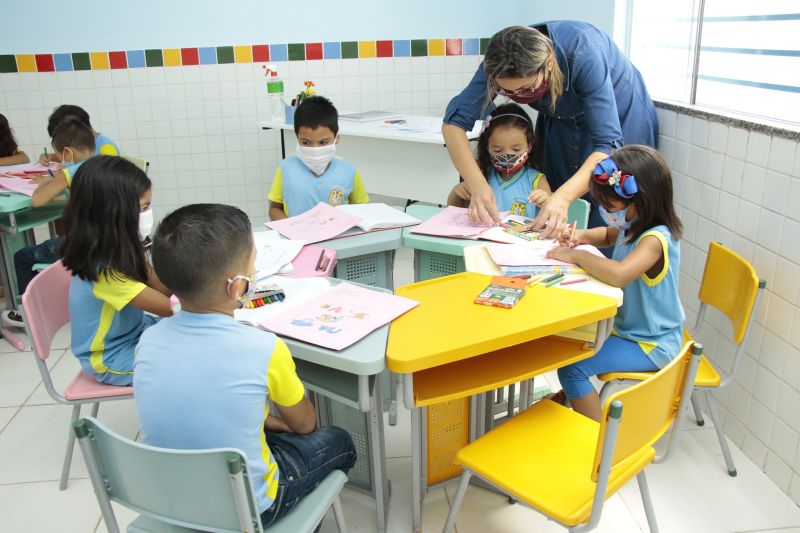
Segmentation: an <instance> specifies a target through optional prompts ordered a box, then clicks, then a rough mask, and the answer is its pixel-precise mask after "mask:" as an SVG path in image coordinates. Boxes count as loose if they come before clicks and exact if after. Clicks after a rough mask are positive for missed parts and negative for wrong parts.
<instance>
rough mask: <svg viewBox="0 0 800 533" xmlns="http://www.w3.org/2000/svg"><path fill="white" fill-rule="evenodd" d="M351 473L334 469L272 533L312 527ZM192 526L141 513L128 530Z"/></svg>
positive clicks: (156, 532) (153, 532)
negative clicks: (347, 473)
mask: <svg viewBox="0 0 800 533" xmlns="http://www.w3.org/2000/svg"><path fill="white" fill-rule="evenodd" d="M346 482H347V476H346V475H345V474H344V472H342V471H341V470H334V471H333V472H331V473H330V474H328V477H326V478H325V479H324V480H322V483H320V484H319V485H317V488H315V489H314V491H313V492H311V494H309V495H307V496H306V497H305V498H303V499H302V500H300V503H298V504H297V505H296V506H295V508H294V509H292V510H291V511H290V512H289V514H287V515H286V516H284V517H283V518H281V519H280V520H278V522H276V523H275V524H273V525H271V526H270V527H268V528H266V531H268V532H269V533H297V532H298V531H312V530H313V529H314V528H315V527H316V526H317V524H318V523H319V522H320V521H321V520H322V518H323V517H324V516H325V513H326V512H328V508H330V506H331V503H332V502H333V500H334V498H336V496H337V495H338V494H339V491H340V490H341V489H342V487H343V486H344V484H345V483H346ZM195 532H197V530H196V529H189V528H185V527H181V526H176V525H173V524H168V523H166V522H162V521H160V520H156V519H154V518H149V517H147V516H143V515H140V516H139V517H138V518H137V519H136V520H134V521H133V522H132V523H131V524H130V525H129V526H128V533H195Z"/></svg>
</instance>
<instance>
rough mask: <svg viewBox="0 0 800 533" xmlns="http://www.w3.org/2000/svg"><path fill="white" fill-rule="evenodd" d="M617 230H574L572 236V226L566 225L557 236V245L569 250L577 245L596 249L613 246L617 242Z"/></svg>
mask: <svg viewBox="0 0 800 533" xmlns="http://www.w3.org/2000/svg"><path fill="white" fill-rule="evenodd" d="M617 235H619V230H618V229H616V228H592V229H579V230H575V235H574V236H573V235H572V224H567V225H566V226H565V227H564V229H563V230H562V231H561V235H559V236H558V244H559V245H561V246H568V247H570V248H572V247H574V246H577V245H579V244H591V245H592V246H595V247H597V248H605V247H607V246H613V245H614V243H615V242H617Z"/></svg>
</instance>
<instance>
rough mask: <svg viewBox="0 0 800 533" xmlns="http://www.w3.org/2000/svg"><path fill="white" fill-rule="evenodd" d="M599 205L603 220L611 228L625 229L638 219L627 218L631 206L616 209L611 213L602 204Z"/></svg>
mask: <svg viewBox="0 0 800 533" xmlns="http://www.w3.org/2000/svg"><path fill="white" fill-rule="evenodd" d="M599 207H600V209H599V211H600V218H602V219H603V222H605V223H606V224H608V227H609V228H617V229H619V230H622V231H624V230H627V229H628V228H630V227H631V224H633V221H634V220H636V217H634V218H633V219H631V220H625V217H626V216H627V215H628V209H629V208H630V206H628V207H626V208H625V209H620V210H619V211H614V212H613V213H609V212H608V211H607V210H606V208H605V207H603V206H602V205H601V206H599Z"/></svg>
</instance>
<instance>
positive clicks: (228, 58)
mask: <svg viewBox="0 0 800 533" xmlns="http://www.w3.org/2000/svg"><path fill="white" fill-rule="evenodd" d="M217 63H219V64H220V65H221V64H223V63H233V46H217Z"/></svg>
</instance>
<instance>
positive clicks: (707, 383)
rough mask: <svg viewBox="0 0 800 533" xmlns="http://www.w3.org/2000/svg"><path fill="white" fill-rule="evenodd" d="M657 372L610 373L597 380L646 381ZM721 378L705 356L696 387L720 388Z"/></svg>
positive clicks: (600, 375) (600, 376) (701, 362)
mask: <svg viewBox="0 0 800 533" xmlns="http://www.w3.org/2000/svg"><path fill="white" fill-rule="evenodd" d="M653 374H655V372H608V373H607V374H599V375H598V376H597V379H599V380H600V381H612V380H615V379H632V380H636V381H644V380H646V379H647V378H649V377H650V376H652V375H653ZM720 381H721V378H720V375H719V372H717V369H716V368H714V365H712V364H711V361H709V360H708V359H706V356H705V355H704V356H703V357H702V358H700V364H699V365H698V367H697V377H696V378H695V380H694V386H695V387H719V384H720Z"/></svg>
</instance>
